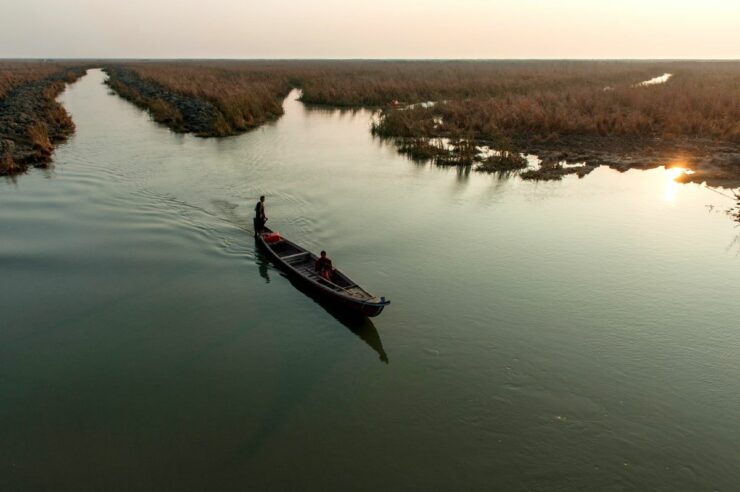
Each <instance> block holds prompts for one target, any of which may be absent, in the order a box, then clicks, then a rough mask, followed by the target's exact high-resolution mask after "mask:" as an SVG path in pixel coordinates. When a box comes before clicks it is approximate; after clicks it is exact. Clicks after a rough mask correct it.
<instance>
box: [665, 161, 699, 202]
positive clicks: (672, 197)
mask: <svg viewBox="0 0 740 492" xmlns="http://www.w3.org/2000/svg"><path fill="white" fill-rule="evenodd" d="M664 173H665V186H664V187H663V201H665V202H668V203H674V202H675V201H676V196H677V195H678V190H680V189H681V183H679V182H678V181H676V180H677V179H678V178H679V177H680V176H682V175H684V174H694V171H692V170H691V169H686V168H684V167H680V166H672V167H667V168H665V169H664Z"/></svg>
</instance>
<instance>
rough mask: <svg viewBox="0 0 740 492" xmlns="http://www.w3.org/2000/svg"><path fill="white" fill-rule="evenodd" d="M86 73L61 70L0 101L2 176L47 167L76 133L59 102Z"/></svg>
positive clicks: (68, 116) (19, 86) (77, 68)
mask: <svg viewBox="0 0 740 492" xmlns="http://www.w3.org/2000/svg"><path fill="white" fill-rule="evenodd" d="M86 72H87V67H66V68H62V69H61V70H59V71H58V72H55V73H54V74H53V75H50V76H47V77H44V78H41V79H37V80H32V81H29V82H25V83H22V84H20V85H18V86H17V87H14V88H13V89H12V90H10V91H9V92H8V94H7V95H6V96H5V97H4V98H2V99H1V100H0V176H13V175H17V174H22V173H25V172H26V171H27V170H28V168H29V167H37V168H44V167H48V165H49V164H50V163H51V162H52V155H53V153H54V149H55V148H56V146H57V145H58V144H59V143H61V142H64V141H65V140H67V139H68V138H69V137H70V136H71V135H72V134H73V133H74V131H75V124H74V122H73V121H72V118H71V117H70V115H69V113H67V111H66V109H65V108H64V107H63V106H62V105H61V104H60V103H59V102H57V100H56V98H57V97H58V96H59V94H61V93H62V92H63V91H64V89H65V88H66V87H67V85H68V84H71V83H73V82H75V81H77V80H78V79H79V78H81V77H82V76H83V75H85V73H86Z"/></svg>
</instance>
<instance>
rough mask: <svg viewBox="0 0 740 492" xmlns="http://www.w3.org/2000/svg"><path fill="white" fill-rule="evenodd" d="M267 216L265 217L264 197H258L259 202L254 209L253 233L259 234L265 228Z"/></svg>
mask: <svg viewBox="0 0 740 492" xmlns="http://www.w3.org/2000/svg"><path fill="white" fill-rule="evenodd" d="M265 222H267V216H266V215H265V195H262V196H261V197H260V201H258V202H257V205H255V207H254V233H255V234H259V233H260V232H262V229H264V228H265Z"/></svg>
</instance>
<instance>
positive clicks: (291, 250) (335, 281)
mask: <svg viewBox="0 0 740 492" xmlns="http://www.w3.org/2000/svg"><path fill="white" fill-rule="evenodd" d="M256 237H257V241H258V242H259V244H260V245H261V246H262V247H263V248H264V249H265V251H267V253H268V254H269V256H270V258H271V259H272V260H273V261H274V262H275V263H276V264H277V265H278V266H280V267H282V268H283V269H284V270H285V271H286V272H287V273H288V274H291V275H293V276H294V277H295V278H297V279H299V280H301V281H302V283H304V284H305V285H306V286H307V287H309V288H311V289H312V290H313V291H315V292H316V293H318V294H321V295H322V296H323V297H325V298H327V299H328V300H332V301H334V302H337V303H340V304H342V305H344V306H346V307H348V308H350V309H353V310H355V311H359V312H361V313H362V314H364V315H366V316H371V317H372V316H378V315H379V314H380V313H381V312H383V308H385V306H387V305H388V304H390V303H391V301H388V300H386V298H385V297H377V296H375V295H373V294H371V293H369V292H368V291H366V290H365V289H363V288H362V287H360V286H359V285H357V284H356V283H355V282H353V281H352V280H350V278H349V277H347V276H346V275H344V274H343V273H342V272H340V271H339V270H337V269H334V270H333V272H332V273H331V276H330V279H327V278H324V277H322V276H321V275H319V273H318V272H316V266H315V265H316V261H317V260H318V257H317V256H316V255H314V254H313V253H311V252H310V251H308V250H307V249H305V248H302V247H301V246H298V245H297V244H295V243H294V242H292V241H289V240H287V239H285V238H284V237H282V236H280V235H279V234H277V233H275V232H273V231H272V230H271V229H269V228H267V227H262V232H260V233H258V234H257V235H256Z"/></svg>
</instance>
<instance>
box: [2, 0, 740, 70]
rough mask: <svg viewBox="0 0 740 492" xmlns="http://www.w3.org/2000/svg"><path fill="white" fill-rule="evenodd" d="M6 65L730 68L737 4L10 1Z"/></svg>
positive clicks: (679, 0) (738, 43)
mask: <svg viewBox="0 0 740 492" xmlns="http://www.w3.org/2000/svg"><path fill="white" fill-rule="evenodd" d="M2 16H3V19H6V20H7V22H6V23H4V25H3V28H2V29H0V58H2V57H41V58H52V57H142V58H161V57H164V58H170V57H174V58H556V59H561V58H650V59H653V58H682V59H685V58H725V59H726V58H731V59H737V58H738V57H740V30H739V29H737V24H738V19H740V2H738V1H737V0H702V1H699V0H649V1H645V0H621V1H620V2H614V1H609V0H561V1H559V2H547V1H542V0H455V1H453V0H428V1H421V0H401V1H398V0H372V1H371V0H356V1H354V2H342V1H339V0H315V1H314V2H306V1H305V0H280V1H278V2H275V1H273V2H268V1H265V0H263V1H260V0H212V1H211V2H202V1H200V0H157V1H155V2H152V1H151V0H129V1H127V2H107V1H100V0H98V1H93V0H64V1H63V2H60V1H59V0H7V1H4V2H3V8H2Z"/></svg>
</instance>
